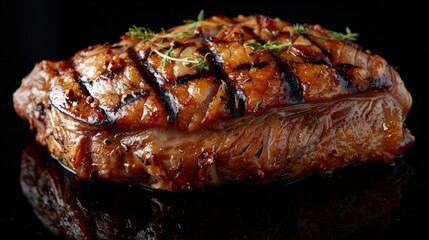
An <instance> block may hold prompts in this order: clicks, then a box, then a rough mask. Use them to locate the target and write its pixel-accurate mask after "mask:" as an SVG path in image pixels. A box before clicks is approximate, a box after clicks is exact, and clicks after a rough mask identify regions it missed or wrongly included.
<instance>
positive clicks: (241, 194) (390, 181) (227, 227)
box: [20, 144, 413, 239]
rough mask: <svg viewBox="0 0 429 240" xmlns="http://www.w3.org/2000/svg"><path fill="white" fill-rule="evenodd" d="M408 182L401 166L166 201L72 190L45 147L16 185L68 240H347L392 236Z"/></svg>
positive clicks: (123, 192) (135, 192)
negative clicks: (69, 239)
mask: <svg viewBox="0 0 429 240" xmlns="http://www.w3.org/2000/svg"><path fill="white" fill-rule="evenodd" d="M412 174H413V173H412V167H411V166H410V165H409V163H408V162H407V161H404V160H403V159H402V158H399V159H397V160H396V161H395V164H394V165H391V166H387V165H383V164H372V165H368V166H361V167H351V168H346V169H342V170H340V171H336V172H335V173H334V174H333V175H332V176H330V177H311V178H308V179H305V180H301V181H300V182H296V183H294V184H289V185H287V186H285V185H272V186H251V187H250V186H246V187H244V186H224V187H217V188H212V189H207V190H204V191H198V192H192V193H168V192H163V191H150V190H147V189H142V188H138V187H132V186H124V185H118V184H112V183H91V182H77V181H76V180H75V178H74V175H73V174H71V173H70V172H67V170H65V169H64V168H63V167H62V166H61V165H60V164H58V162H57V161H56V160H54V159H52V158H51V157H50V156H49V154H48V153H47V152H46V149H45V148H44V147H42V146H40V145H37V144H30V145H28V146H27V147H26V148H25V149H24V152H23V159H22V162H21V174H20V176H21V177H20V182H21V187H22V190H23V192H24V195H25V196H26V197H27V198H28V200H29V202H30V204H31V205H32V207H33V211H34V213H35V214H36V216H37V217H38V218H39V219H40V220H41V222H42V223H43V225H44V226H45V227H46V228H47V229H49V230H50V231H51V232H52V233H55V234H61V235H66V236H67V237H68V238H73V239H118V238H121V239H122V238H124V239H148V238H149V239H150V238H155V239H225V238H226V239H281V238H283V237H285V236H287V239H331V238H335V239H350V238H358V237H373V236H374V234H376V235H378V236H383V234H385V233H387V232H389V231H390V229H389V226H390V224H391V223H392V216H393V215H392V214H393V213H394V211H395V210H396V209H397V208H398V207H399V205H400V201H401V197H402V192H403V191H404V189H406V187H407V184H408V182H409V181H410V179H411V177H412ZM393 219H394V218H393ZM368 230H370V231H368Z"/></svg>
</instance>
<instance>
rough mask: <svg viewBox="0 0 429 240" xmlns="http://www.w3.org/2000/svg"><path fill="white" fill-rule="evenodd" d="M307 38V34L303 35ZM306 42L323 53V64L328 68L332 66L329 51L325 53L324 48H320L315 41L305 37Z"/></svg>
mask: <svg viewBox="0 0 429 240" xmlns="http://www.w3.org/2000/svg"><path fill="white" fill-rule="evenodd" d="M305 35H306V36H307V34H305ZM305 38H306V39H307V40H308V41H310V42H311V44H312V45H314V46H316V47H317V48H319V49H320V51H321V52H322V53H323V55H324V56H325V62H324V63H323V64H325V65H328V66H330V67H331V66H332V62H331V57H332V56H331V53H330V52H329V51H327V50H326V49H325V48H323V47H322V46H320V45H319V44H318V43H317V42H316V41H313V39H312V38H311V37H305Z"/></svg>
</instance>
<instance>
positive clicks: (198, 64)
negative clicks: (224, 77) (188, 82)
mask: <svg viewBox="0 0 429 240" xmlns="http://www.w3.org/2000/svg"><path fill="white" fill-rule="evenodd" d="M170 49H171V48H170ZM170 49H168V50H167V51H166V54H164V53H161V52H160V51H158V50H156V49H154V50H153V51H154V52H155V53H156V54H158V55H159V56H161V57H162V58H163V66H164V67H165V66H166V64H167V63H166V61H168V60H171V61H176V62H183V63H187V64H194V65H193V66H192V67H191V68H204V69H206V70H208V69H209V65H208V64H207V56H208V55H209V54H210V53H206V54H205V55H204V58H197V59H189V58H175V57H171V56H169V54H171V51H172V50H171V51H170ZM169 51H170V52H169ZM164 64H165V65H164Z"/></svg>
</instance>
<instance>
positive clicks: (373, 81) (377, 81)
mask: <svg viewBox="0 0 429 240" xmlns="http://www.w3.org/2000/svg"><path fill="white" fill-rule="evenodd" d="M367 80H368V82H369V87H370V88H371V89H376V90H383V89H386V88H389V87H391V86H392V82H391V81H389V80H388V79H387V78H381V77H380V76H375V77H374V78H369V79H367Z"/></svg>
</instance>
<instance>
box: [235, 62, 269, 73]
mask: <svg viewBox="0 0 429 240" xmlns="http://www.w3.org/2000/svg"><path fill="white" fill-rule="evenodd" d="M268 64H269V63H268V62H261V63H255V62H252V63H243V64H241V65H238V66H237V67H235V68H234V69H233V70H232V71H237V70H243V69H246V70H250V69H251V68H263V67H265V66H267V65H268Z"/></svg>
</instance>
